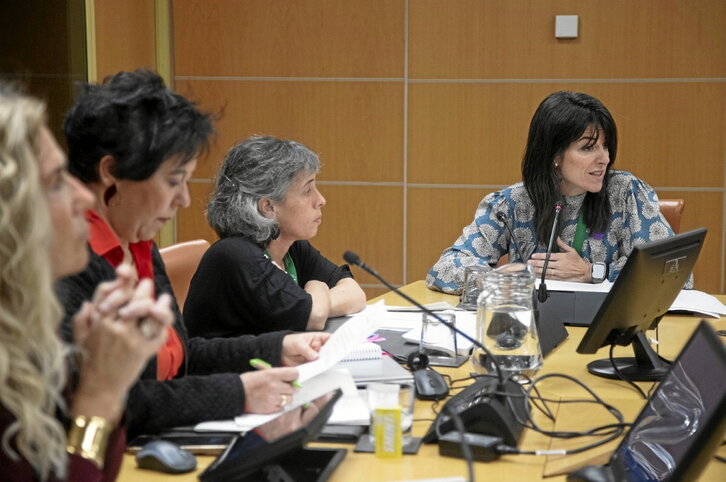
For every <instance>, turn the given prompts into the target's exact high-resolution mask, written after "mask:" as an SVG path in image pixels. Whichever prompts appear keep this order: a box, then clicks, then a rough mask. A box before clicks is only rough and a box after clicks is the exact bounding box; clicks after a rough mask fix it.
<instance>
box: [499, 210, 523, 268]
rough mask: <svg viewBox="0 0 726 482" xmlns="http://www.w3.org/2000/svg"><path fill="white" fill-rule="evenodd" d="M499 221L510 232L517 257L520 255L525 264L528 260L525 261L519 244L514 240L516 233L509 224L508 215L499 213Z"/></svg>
mask: <svg viewBox="0 0 726 482" xmlns="http://www.w3.org/2000/svg"><path fill="white" fill-rule="evenodd" d="M497 219H498V220H499V221H501V222H502V224H504V227H505V228H506V229H507V231H508V232H509V237H510V238H512V244H514V249H516V250H517V255H519V260H520V261H521V262H522V263H524V262H525V261H526V260H525V259H524V256H522V251H521V250H520V249H519V245H518V244H517V240H516V239H514V233H513V232H512V228H510V227H509V223H508V222H507V215H506V214H504V213H503V212H502V211H499V212H498V213H497Z"/></svg>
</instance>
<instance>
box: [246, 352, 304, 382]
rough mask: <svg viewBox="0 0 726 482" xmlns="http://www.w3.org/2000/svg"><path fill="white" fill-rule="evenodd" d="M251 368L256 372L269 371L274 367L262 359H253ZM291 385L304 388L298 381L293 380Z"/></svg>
mask: <svg viewBox="0 0 726 482" xmlns="http://www.w3.org/2000/svg"><path fill="white" fill-rule="evenodd" d="M250 366H251V367H252V368H254V369H255V370H267V369H268V368H272V365H270V364H269V363H267V362H266V361H265V360H263V359H261V358H253V359H251V360H250ZM290 385H292V386H293V387H295V388H302V385H300V382H298V381H297V380H293V381H292V382H290Z"/></svg>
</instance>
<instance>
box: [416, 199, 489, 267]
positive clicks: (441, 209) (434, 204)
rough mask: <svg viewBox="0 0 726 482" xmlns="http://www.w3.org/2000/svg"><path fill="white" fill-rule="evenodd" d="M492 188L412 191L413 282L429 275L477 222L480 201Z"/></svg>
mask: <svg viewBox="0 0 726 482" xmlns="http://www.w3.org/2000/svg"><path fill="white" fill-rule="evenodd" d="M492 191H494V189H491V190H489V191H487V190H481V189H453V188H450V189H445V188H409V190H408V243H407V246H406V248H407V260H408V267H407V274H408V279H409V280H411V281H414V280H418V279H424V278H426V273H428V271H429V269H430V268H431V267H432V266H433V265H434V263H435V262H436V261H437V260H438V259H439V256H440V255H441V252H442V251H443V250H444V249H445V248H447V247H449V246H451V245H452V244H453V243H454V241H456V238H458V237H459V235H460V234H461V231H462V229H464V226H467V225H468V224H469V223H471V222H472V220H473V219H474V213H475V212H476V208H477V206H479V202H480V201H481V200H482V198H483V197H484V196H486V195H487V194H488V193H489V192H492Z"/></svg>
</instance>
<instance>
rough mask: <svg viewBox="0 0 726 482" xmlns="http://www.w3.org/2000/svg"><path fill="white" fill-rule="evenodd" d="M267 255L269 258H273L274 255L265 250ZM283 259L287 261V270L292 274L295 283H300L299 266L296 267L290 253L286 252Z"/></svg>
mask: <svg viewBox="0 0 726 482" xmlns="http://www.w3.org/2000/svg"><path fill="white" fill-rule="evenodd" d="M265 256H266V257H267V259H272V255H270V252H269V251H267V250H265ZM282 261H283V262H284V263H285V272H287V274H289V275H290V277H291V278H292V280H293V281H294V282H295V284H298V282H297V268H296V267H295V263H294V262H293V260H292V256H290V253H285V257H283V258H282Z"/></svg>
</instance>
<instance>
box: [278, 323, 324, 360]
mask: <svg viewBox="0 0 726 482" xmlns="http://www.w3.org/2000/svg"><path fill="white" fill-rule="evenodd" d="M328 338H330V333H325V332H321V331H312V332H306V333H295V334H292V335H286V336H285V338H283V339H282V357H281V363H282V365H283V366H290V367H292V366H297V365H300V364H301V363H305V362H309V361H312V360H317V359H318V356H319V355H318V352H319V351H320V348H321V347H322V346H323V345H324V344H325V342H326V341H328Z"/></svg>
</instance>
